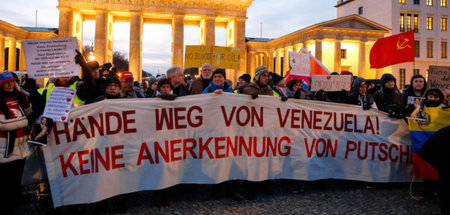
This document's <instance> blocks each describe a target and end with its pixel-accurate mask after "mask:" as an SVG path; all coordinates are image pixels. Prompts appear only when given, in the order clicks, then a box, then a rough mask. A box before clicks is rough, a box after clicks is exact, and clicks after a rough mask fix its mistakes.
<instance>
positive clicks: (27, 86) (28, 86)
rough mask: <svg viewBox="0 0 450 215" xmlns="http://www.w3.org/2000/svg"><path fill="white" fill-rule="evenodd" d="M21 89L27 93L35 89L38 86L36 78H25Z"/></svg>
mask: <svg viewBox="0 0 450 215" xmlns="http://www.w3.org/2000/svg"><path fill="white" fill-rule="evenodd" d="M22 87H23V89H24V90H25V91H27V92H29V93H31V92H34V91H37V89H38V86H37V84H36V80H35V79H32V78H26V79H25V80H24V83H23V86H22Z"/></svg>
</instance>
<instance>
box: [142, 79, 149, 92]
mask: <svg viewBox="0 0 450 215" xmlns="http://www.w3.org/2000/svg"><path fill="white" fill-rule="evenodd" d="M141 88H142V90H144V92H147V89H148V83H147V81H142V82H141Z"/></svg>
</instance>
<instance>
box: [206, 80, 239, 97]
mask: <svg viewBox="0 0 450 215" xmlns="http://www.w3.org/2000/svg"><path fill="white" fill-rule="evenodd" d="M216 90H223V92H228V93H233V90H232V89H231V86H230V84H228V83H227V82H225V83H224V85H215V84H214V83H213V82H212V81H211V83H209V85H208V87H206V88H205V89H204V90H203V91H202V94H205V93H213V92H214V91H216Z"/></svg>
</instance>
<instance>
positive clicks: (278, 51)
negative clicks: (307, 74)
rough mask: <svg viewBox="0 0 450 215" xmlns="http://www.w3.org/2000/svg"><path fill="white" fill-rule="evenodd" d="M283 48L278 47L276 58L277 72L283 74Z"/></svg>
mask: <svg viewBox="0 0 450 215" xmlns="http://www.w3.org/2000/svg"><path fill="white" fill-rule="evenodd" d="M282 51H283V49H277V51H276V55H277V56H276V60H275V69H274V70H275V71H274V72H275V73H277V74H281V52H282Z"/></svg>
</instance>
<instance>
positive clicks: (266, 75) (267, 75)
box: [261, 73, 269, 77]
mask: <svg viewBox="0 0 450 215" xmlns="http://www.w3.org/2000/svg"><path fill="white" fill-rule="evenodd" d="M261 76H262V77H269V74H267V73H264V74H262V75H261Z"/></svg>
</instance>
